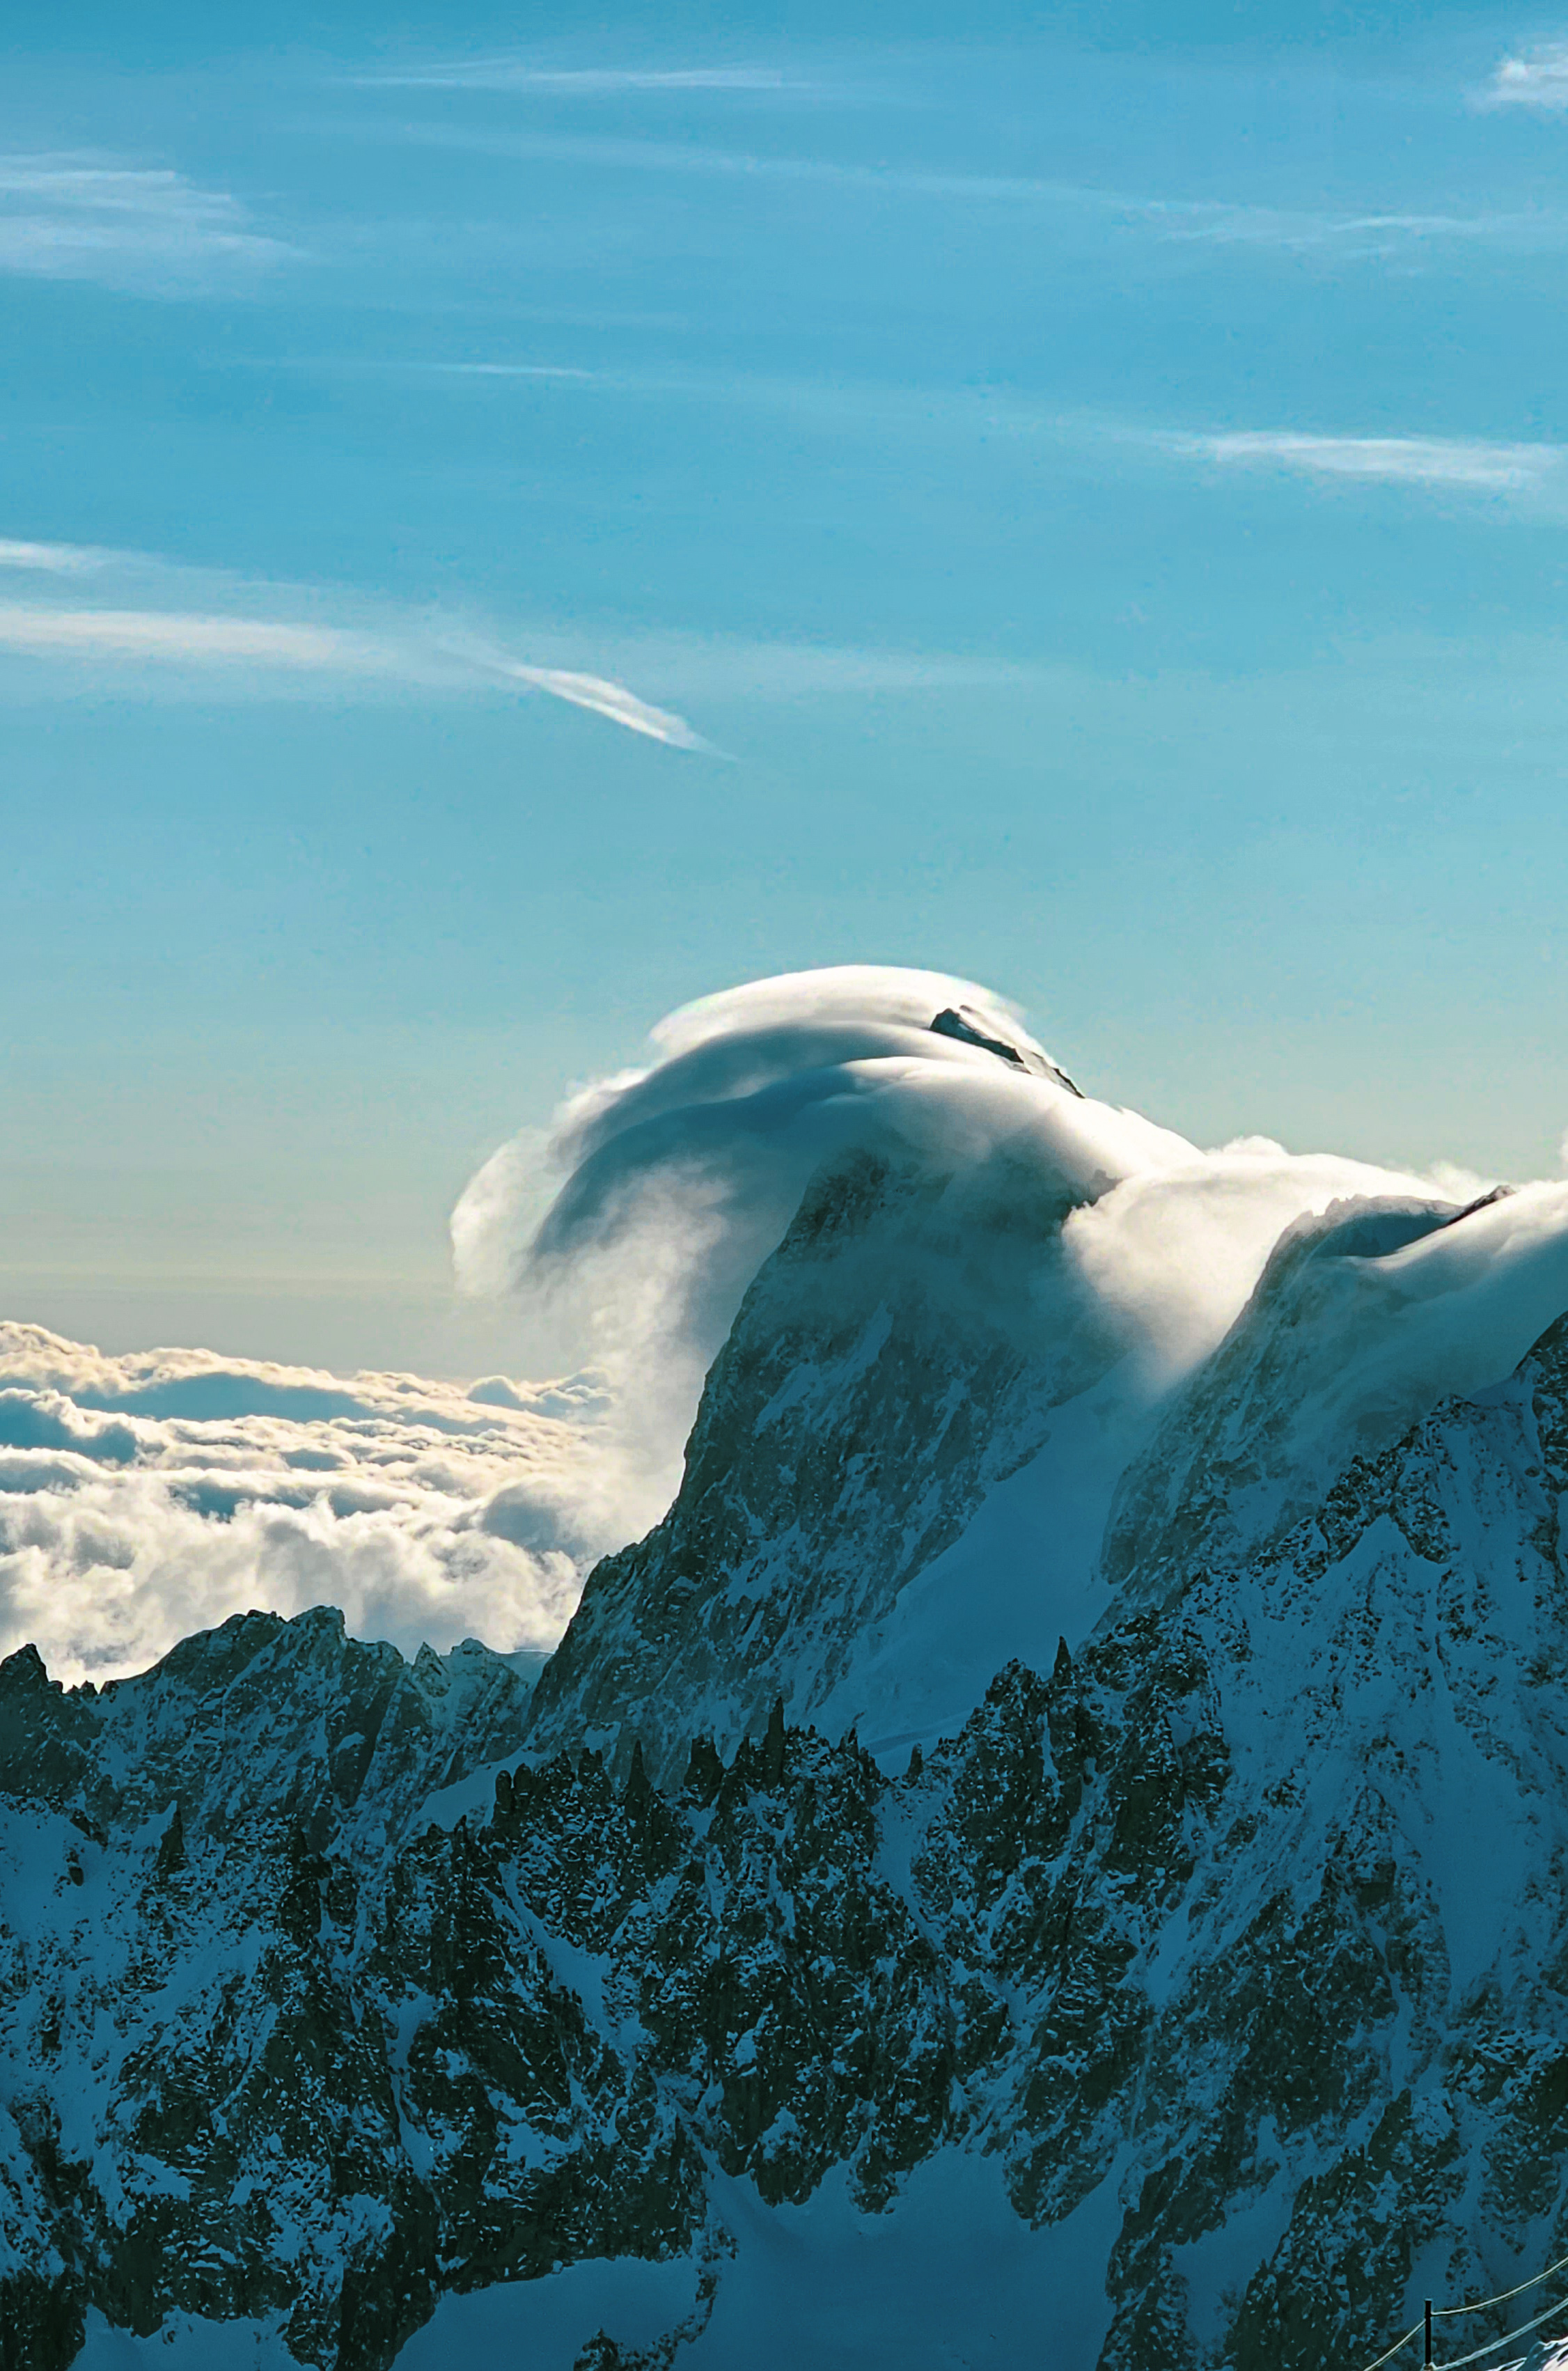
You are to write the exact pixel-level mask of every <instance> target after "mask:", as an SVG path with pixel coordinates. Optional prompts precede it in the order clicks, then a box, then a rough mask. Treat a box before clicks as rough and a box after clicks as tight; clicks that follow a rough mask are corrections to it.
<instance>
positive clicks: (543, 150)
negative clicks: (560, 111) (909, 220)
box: [322, 121, 1568, 260]
mask: <svg viewBox="0 0 1568 2371" xmlns="http://www.w3.org/2000/svg"><path fill="white" fill-rule="evenodd" d="M322 128H323V129H329V130H330V131H332V132H333V133H336V134H338V135H340V136H342V137H347V138H358V139H371V140H392V141H400V142H406V143H408V144H409V145H413V146H419V147H429V148H437V149H452V150H455V151H461V152H464V153H467V154H469V155H473V156H491V157H495V158H498V159H501V158H510V159H513V160H514V161H515V162H517V163H519V164H524V165H528V164H545V165H551V164H554V165H567V166H581V167H586V168H598V169H601V170H604V171H606V172H620V173H671V174H679V175H685V176H688V177H692V178H696V179H709V180H720V181H733V182H737V183H745V182H749V183H753V184H755V185H758V186H764V185H767V184H769V183H775V182H782V183H790V182H793V183H800V184H804V185H807V186H810V185H817V186H821V187H824V188H832V189H841V190H846V191H865V192H867V193H868V194H874V195H879V196H884V197H886V196H893V197H905V198H909V199H912V200H917V201H918V200H922V199H924V200H930V201H933V202H938V203H951V204H955V205H972V206H976V207H982V206H993V207H995V206H1000V207H1006V208H1009V209H1012V210H1019V209H1024V210H1032V211H1041V212H1049V213H1054V214H1060V215H1063V216H1066V215H1069V214H1077V215H1079V216H1082V217H1084V218H1086V219H1089V220H1091V221H1097V222H1099V223H1101V225H1103V226H1107V227H1110V228H1116V227H1121V228H1125V229H1129V230H1143V231H1146V232H1148V233H1150V234H1152V235H1154V236H1155V237H1161V238H1165V239H1170V240H1181V241H1183V242H1186V243H1189V244H1207V245H1211V246H1214V247H1229V248H1248V247H1251V248H1258V249H1270V248H1273V249H1280V250H1283V251H1287V252H1291V253H1297V254H1303V255H1310V254H1313V253H1318V254H1320V255H1321V256H1322V257H1323V258H1324V259H1325V260H1332V259H1334V258H1339V259H1342V260H1355V259H1356V258H1358V257H1359V258H1366V259H1376V258H1378V257H1380V256H1384V255H1395V254H1408V253H1412V252H1417V251H1419V250H1420V249H1423V248H1424V247H1431V246H1434V245H1443V244H1445V243H1454V242H1459V243H1468V244H1478V243H1479V244H1482V245H1485V244H1493V245H1499V246H1504V247H1508V248H1525V249H1536V248H1553V247H1562V246H1568V211H1551V210H1547V209H1543V208H1530V207H1516V208H1512V209H1504V208H1488V209H1483V210H1479V211H1477V212H1476V213H1474V214H1456V213H1450V212H1437V211H1435V210H1433V211H1416V210H1398V211H1389V212H1374V211H1369V210H1365V209H1363V210H1360V211H1355V212H1344V213H1332V212H1329V211H1327V210H1321V211H1315V210H1312V209H1309V208H1301V207H1298V208H1288V207H1279V206H1267V205H1258V204H1252V203H1249V202H1241V201H1233V200H1226V199H1219V198H1184V197H1165V196H1161V195H1159V194H1154V195H1150V194H1147V193H1146V192H1140V191H1126V190H1113V189H1103V188H1097V187H1095V186H1093V185H1092V184H1087V183H1082V182H1075V181H1054V180H1046V179H1035V178H1032V177H1031V176H1028V175H1020V174H1008V173H986V172H968V171H963V170H955V169H953V168H945V167H930V166H925V165H921V164H918V163H906V164H883V163H865V162H861V161H857V160H855V159H847V158H842V157H828V156H788V155H784V156H780V155H777V154H772V153H766V154H765V153H754V152H752V151H749V150H741V149H731V148H720V147H713V146H710V145H707V144H706V143H703V142H699V141H687V140H649V139H638V138H624V137H617V136H606V135H602V134H599V133H572V132H551V131H536V132H535V131H521V130H512V131H498V130H495V129H492V128H490V127H487V126H483V125H478V124H470V123H459V122H407V121H405V122H400V123H386V122H380V123H375V122H365V121H359V122H354V123H336V124H333V125H331V126H329V127H322Z"/></svg>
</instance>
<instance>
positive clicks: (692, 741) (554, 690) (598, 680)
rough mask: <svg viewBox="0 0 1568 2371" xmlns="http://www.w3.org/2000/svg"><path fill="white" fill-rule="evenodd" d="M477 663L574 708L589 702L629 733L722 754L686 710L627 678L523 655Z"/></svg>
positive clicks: (674, 746) (597, 713)
mask: <svg viewBox="0 0 1568 2371" xmlns="http://www.w3.org/2000/svg"><path fill="white" fill-rule="evenodd" d="M476 664H478V665H483V666H485V667H486V668H487V670H488V671H489V672H490V673H492V674H494V675H496V676H498V677H500V678H501V679H502V681H503V682H507V683H521V684H526V685H528V686H529V687H530V688H532V689H533V690H535V691H548V693H549V694H550V696H551V698H552V699H554V700H565V701H566V702H567V704H568V706H569V707H571V708H584V709H586V710H587V711H588V712H589V714H590V715H591V716H603V717H605V718H607V719H608V721H609V722H610V723H612V724H621V725H624V726H625V727H626V730H627V731H628V733H640V734H642V735H643V737H644V739H646V740H649V741H660V742H663V744H664V746H666V747H667V748H671V749H692V750H700V751H702V752H703V753H704V754H706V755H708V756H713V755H715V754H717V753H716V752H715V751H714V750H713V747H712V744H711V743H710V742H707V741H705V740H704V739H703V737H702V735H701V734H700V733H695V732H694V731H693V730H692V728H691V726H690V725H689V724H688V723H686V719H685V717H684V716H676V715H675V714H674V711H672V710H670V709H667V708H655V707H653V706H652V705H651V702H650V701H648V700H639V699H638V697H637V695H636V693H635V692H630V691H628V689H627V688H626V686H625V685H624V684H619V683H611V682H610V681H608V679H607V678H606V677H604V676H597V675H582V674H581V673H579V672H578V671H577V670H576V669H575V668H571V667H542V666H528V665H525V664H524V663H523V662H522V661H521V660H520V659H503V658H492V659H488V660H477V661H476Z"/></svg>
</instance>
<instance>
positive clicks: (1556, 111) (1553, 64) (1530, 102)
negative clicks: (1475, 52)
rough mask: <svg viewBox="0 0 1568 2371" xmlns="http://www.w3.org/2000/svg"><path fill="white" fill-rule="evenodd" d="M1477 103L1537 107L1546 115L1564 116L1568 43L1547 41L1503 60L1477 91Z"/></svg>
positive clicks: (1567, 93) (1567, 103) (1567, 107)
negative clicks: (1483, 85)
mask: <svg viewBox="0 0 1568 2371" xmlns="http://www.w3.org/2000/svg"><path fill="white" fill-rule="evenodd" d="M1476 104H1477V106H1479V107H1533V108H1537V109H1539V110H1540V111H1541V112H1542V113H1543V114H1548V115H1561V114H1562V112H1563V111H1564V110H1568V41H1546V42H1543V43H1542V44H1541V45H1540V47H1539V48H1538V49H1533V50H1526V51H1524V52H1521V53H1520V54H1519V55H1518V56H1516V57H1506V58H1504V59H1503V60H1501V62H1500V63H1499V64H1497V66H1495V67H1494V68H1493V75H1492V79H1491V80H1490V82H1488V83H1487V84H1486V85H1485V87H1483V88H1482V90H1480V91H1478V92H1477V94H1476Z"/></svg>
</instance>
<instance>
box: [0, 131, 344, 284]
mask: <svg viewBox="0 0 1568 2371" xmlns="http://www.w3.org/2000/svg"><path fill="white" fill-rule="evenodd" d="M297 253H298V250H297V249H294V248H293V247H291V246H289V245H288V244H287V243H286V242H284V241H283V240H282V239H278V238H274V237H270V236H268V235H267V234H265V233H263V232H261V231H259V230H257V229H256V228H254V227H253V226H252V223H251V219H250V215H249V214H248V210H247V209H246V207H245V206H244V205H242V204H241V202H239V200H238V199H237V198H235V197H233V196H231V195H230V194H229V193H228V192H227V191H222V190H207V189H202V188H201V187H200V186H199V185H198V184H197V183H195V182H193V181H190V180H188V179H186V177H185V176H184V174H182V173H179V172H176V171H174V170H172V169H171V168H167V167H144V166H133V165H127V164H124V163H121V162H119V161H116V160H113V159H105V158H102V157H97V156H82V155H76V154H70V153H60V154H53V153H44V154H37V155H25V154H17V153H14V152H13V153H11V154H6V155H0V272H17V273H25V274H29V275H30V276H32V277H34V278H41V279H54V280H91V281H97V282H98V283H102V284H103V285H105V286H108V287H112V288H119V289H123V290H126V291H128V292H131V293H135V294H142V295H179V294H184V293H188V292H189V291H190V289H191V288H192V286H195V285H200V284H202V283H207V282H209V281H211V280H212V279H213V277H214V275H223V276H227V277H232V275H233V274H234V272H236V271H239V272H242V273H245V274H254V273H255V272H258V271H259V270H270V269H271V268H272V267H274V266H275V265H277V264H280V263H282V262H284V261H286V260H290V259H292V258H294V256H295V255H296V254H297Z"/></svg>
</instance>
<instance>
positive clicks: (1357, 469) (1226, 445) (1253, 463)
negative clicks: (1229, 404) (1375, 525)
mask: <svg viewBox="0 0 1568 2371" xmlns="http://www.w3.org/2000/svg"><path fill="white" fill-rule="evenodd" d="M1165 442H1166V445H1167V448H1168V449H1169V450H1170V451H1172V452H1177V453H1191V454H1193V456H1194V457H1202V458H1204V459H1206V460H1210V461H1216V462H1218V463H1219V464H1220V465H1221V466H1222V467H1230V468H1277V469H1284V470H1287V471H1293V472H1296V473H1298V474H1301V475H1304V476H1307V477H1311V478H1342V479H1353V480H1358V481H1360V482H1362V483H1379V484H1384V485H1403V486H1430V487H1445V486H1453V487H1457V488H1458V489H1460V490H1461V491H1463V492H1470V493H1485V494H1532V493H1542V492H1546V491H1548V489H1550V488H1551V487H1554V486H1559V485H1561V484H1562V480H1563V464H1564V461H1565V460H1568V453H1565V452H1564V450H1563V448H1562V446H1560V445H1508V444H1492V443H1487V442H1485V441H1483V440H1482V439H1479V438H1460V437H1443V436H1324V435H1314V434H1309V433H1307V432H1306V431H1304V430H1299V429H1286V428H1278V429H1239V430H1231V431H1228V432H1226V433H1223V434H1215V435H1195V436H1185V437H1183V436H1172V437H1170V438H1168V439H1166V440H1165Z"/></svg>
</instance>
